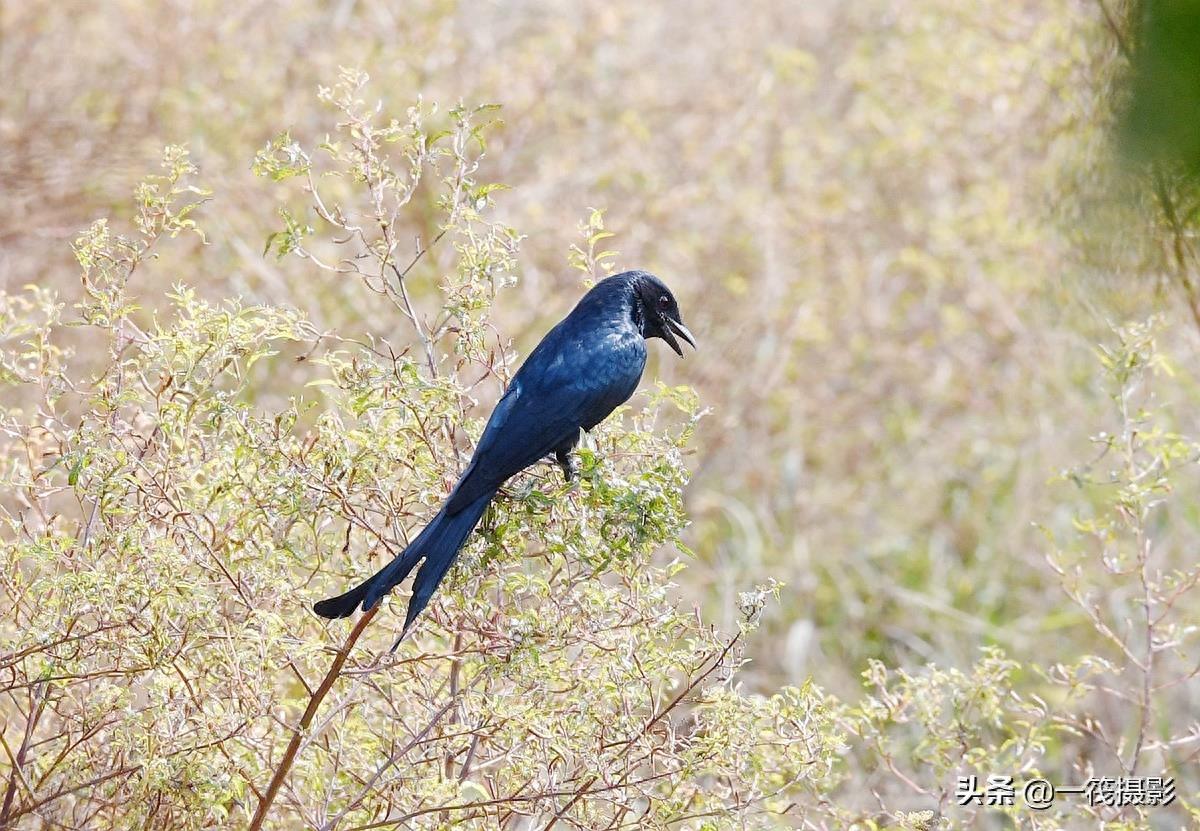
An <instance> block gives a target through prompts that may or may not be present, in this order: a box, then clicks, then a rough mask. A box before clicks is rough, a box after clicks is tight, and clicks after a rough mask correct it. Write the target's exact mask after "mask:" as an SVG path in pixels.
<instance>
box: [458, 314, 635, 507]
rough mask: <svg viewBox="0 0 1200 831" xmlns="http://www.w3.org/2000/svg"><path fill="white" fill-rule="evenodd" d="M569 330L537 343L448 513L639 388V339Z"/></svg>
mask: <svg viewBox="0 0 1200 831" xmlns="http://www.w3.org/2000/svg"><path fill="white" fill-rule="evenodd" d="M572 334H573V333H572V332H571V331H570V330H569V329H568V328H566V327H564V328H563V329H557V330H555V331H553V332H552V333H551V334H550V335H547V337H546V339H545V340H544V341H543V342H542V343H541V344H539V346H538V348H537V349H535V350H534V352H533V353H532V354H531V355H530V356H529V359H528V360H527V361H526V362H525V365H524V366H522V367H521V369H520V371H519V372H518V373H517V375H516V376H515V377H514V378H513V382H512V384H511V385H510V386H509V389H508V391H507V392H506V393H505V394H504V396H503V397H502V398H501V399H500V401H499V403H498V404H497V405H496V409H495V410H493V411H492V415H491V417H489V418H488V423H487V426H486V427H485V428H484V431H483V435H482V436H481V437H480V439H479V444H478V446H477V447H476V448H475V455H474V456H473V457H472V459H471V463H470V465H468V467H467V469H466V471H464V472H463V476H462V479H461V480H459V483H458V486H457V487H456V488H455V490H454V493H452V494H451V495H450V499H449V500H448V502H447V509H448V510H449V512H450V513H456V512H457V511H459V510H461V509H462V507H464V506H466V505H469V504H471V503H472V502H474V501H475V499H476V498H478V497H479V496H480V495H481V494H483V493H485V492H487V491H488V490H493V489H495V488H497V487H499V486H500V485H501V484H503V483H504V482H505V481H506V480H507V479H509V478H510V477H512V476H514V475H515V474H517V473H519V472H520V471H522V470H524V469H525V468H527V467H529V466H530V465H531V464H533V463H534V462H537V461H538V460H539V459H541V458H543V457H544V456H546V455H547V454H549V453H550V452H551V451H552V450H554V449H555V448H556V447H557V446H559V445H560V444H562V443H563V442H564V441H567V440H568V439H572V438H574V437H575V436H576V435H577V434H578V433H579V430H580V428H581V427H582V428H587V429H591V428H592V427H594V426H595V425H596V424H598V423H599V422H600V421H602V420H603V419H604V418H605V417H606V416H608V414H609V413H611V412H612V411H613V410H614V409H616V408H617V407H618V406H619V405H620V404H622V403H624V402H625V401H626V400H628V399H629V396H631V395H632V394H633V391H634V390H635V389H636V388H637V384H638V381H639V380H640V379H641V376H642V370H643V369H644V367H645V364H646V348H645V344H644V342H643V341H642V339H641V337H640V336H639V335H637V334H636V333H628V334H626V333H621V332H601V333H599V334H600V335H601V336H600V337H599V338H597V337H595V335H596V334H597V333H596V332H594V331H586V332H583V333H581V334H580V336H576V337H572Z"/></svg>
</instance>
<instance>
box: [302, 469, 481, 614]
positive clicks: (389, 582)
mask: <svg viewBox="0 0 1200 831" xmlns="http://www.w3.org/2000/svg"><path fill="white" fill-rule="evenodd" d="M494 495H495V491H492V492H491V493H486V494H484V495H483V496H480V497H479V498H478V499H476V500H475V501H474V502H472V503H471V504H470V505H467V506H466V507H465V508H463V509H462V510H461V511H459V512H458V513H455V514H447V513H446V509H445V508H443V509H442V510H441V512H440V513H438V515H437V516H435V517H434V518H433V520H432V521H431V522H430V523H429V524H428V525H426V526H425V529H424V530H423V531H421V533H420V534H418V535H417V538H416V539H415V540H413V541H412V542H411V543H410V544H409V546H408V548H406V549H404V551H402V552H401V553H400V554H399V556H397V557H396V559H394V560H392V561H391V562H390V563H388V564H387V565H386V566H384V567H383V568H381V569H380V570H379V571H378V572H376V573H375V575H374V576H372V577H370V578H369V579H367V580H366V581H365V582H363V583H361V584H359V585H357V586H355V587H354V588H352V589H350V591H348V592H346V593H345V594H340V595H338V596H337V597H330V598H327V599H325V600H322V601H320V602H318V603H316V604H315V605H314V606H313V611H315V612H316V613H317V614H318V615H320V616H321V617H327V618H340V617H349V616H350V615H352V614H354V612H355V611H356V610H357V609H358V608H359V607H360V606H361V607H362V609H363V611H367V610H368V609H371V608H372V607H374V606H375V604H377V603H378V602H379V601H380V600H381V599H383V596H384V595H386V594H387V593H388V592H390V591H391V590H392V589H393V588H395V587H396V586H397V585H399V584H400V583H402V582H404V579H405V578H406V577H408V575H409V574H410V573H411V572H412V570H413V569H414V568H416V566H417V564H418V563H420V562H421V561H422V560H424V561H425V563H424V565H422V566H421V569H420V570H419V571H418V572H417V578H416V580H414V581H413V594H412V599H410V600H409V602H408V616H407V617H406V618H405V621H404V628H405V630H406V631H407V630H408V628H409V626H411V625H412V622H413V621H414V620H415V619H416V617H417V615H419V614H420V613H421V610H422V609H424V608H425V606H426V604H428V603H429V599H430V598H431V597H433V593H434V591H435V590H436V589H437V587H438V584H439V583H440V582H442V578H443V577H445V576H446V572H447V571H449V570H450V566H451V564H452V563H453V562H454V558H455V556H457V554H458V551H459V549H461V548H462V546H463V543H464V542H466V540H467V537H468V536H470V534H471V532H472V531H473V530H475V526H476V525H478V524H479V519H480V517H482V516H483V512H484V511H485V510H486V509H487V506H488V504H489V503H490V502H491V501H492V497H493V496H494Z"/></svg>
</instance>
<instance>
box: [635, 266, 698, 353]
mask: <svg viewBox="0 0 1200 831" xmlns="http://www.w3.org/2000/svg"><path fill="white" fill-rule="evenodd" d="M634 274H635V275H636V276H635V279H634V281H633V289H634V291H633V302H634V304H635V308H636V312H637V316H638V317H639V318H640V321H639V323H640V325H641V329H642V337H644V338H645V339H646V340H649V339H650V338H662V339H663V340H665V341H666V342H667V345H668V346H670V347H671V348H672V349H674V350H675V352H676V354H678V355H680V356H682V355H683V349H682V348H681V347H680V346H679V340H678V338H683V339H684V340H685V341H687V342H688V344H690V345H691V347H692V349H695V348H696V341H695V339H694V338H693V337H692V333H691V332H689V331H688V328H687V327H686V326H684V325H683V317H682V316H681V315H680V314H679V303H677V302H676V301H675V295H673V294H671V290H670V289H669V288H667V285H666V283H664V282H663V281H662V280H660V279H658V278H657V277H655V276H654V275H653V274H648V273H646V272H644V271H641V272H634ZM676 336H678V337H676Z"/></svg>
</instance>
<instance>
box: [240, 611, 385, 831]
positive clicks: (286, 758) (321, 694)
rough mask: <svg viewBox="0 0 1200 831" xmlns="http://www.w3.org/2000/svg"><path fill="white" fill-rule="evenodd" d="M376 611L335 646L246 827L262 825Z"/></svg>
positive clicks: (255, 830) (250, 829) (252, 830)
mask: <svg viewBox="0 0 1200 831" xmlns="http://www.w3.org/2000/svg"><path fill="white" fill-rule="evenodd" d="M378 611H379V607H378V606H376V607H375V608H374V609H371V610H370V611H369V612H367V613H366V614H364V615H363V616H362V617H361V618H359V619H358V623H356V624H355V625H354V628H353V629H352V630H350V634H349V635H347V636H346V641H345V643H343V644H342V648H341V649H340V650H338V653H337V656H336V657H335V658H334V659H333V664H332V665H330V667H329V672H327V673H325V679H324V680H323V681H321V686H319V687H317V691H316V692H315V693H313V694H312V697H311V698H310V699H309V700H308V707H306V708H305V710H304V715H302V716H301V717H300V724H299V725H297V726H296V728H295V729H294V730H293V731H292V739H291V741H289V742H288V746H287V750H285V751H284V753H283V759H281V760H280V762H279V766H278V767H276V768H275V775H274V776H272V777H271V783H270V784H269V785H267V790H266V791H265V792H264V793H263V798H262V799H261V800H260V801H259V803H258V810H257V811H256V812H255V814H254V819H252V820H251V821H250V825H249V827H248V831H259V829H261V828H262V824H263V820H265V819H266V818H267V812H268V811H269V810H271V803H272V802H274V801H275V797H276V796H277V795H278V794H279V789H280V787H282V786H283V780H284V779H286V778H287V775H288V772H289V771H291V769H292V765H293V764H294V763H295V761H296V752H297V751H298V750H299V749H300V740H301V737H302V736H303V735H304V733H305V731H306V730H308V728H309V726H311V725H312V722H313V719H314V718H316V715H317V708H318V707H320V706H321V702H322V701H323V700H324V699H325V696H326V695H327V694H328V693H329V691H330V690H331V689H332V688H333V682H334V681H336V680H337V679H338V676H339V675H340V674H341V671H342V666H343V665H344V664H345V663H346V656H348V655H349V654H350V650H351V649H353V648H354V644H355V643H356V642H357V641H358V639H359V636H361V635H362V633H363V631H364V630H365V629H366V628H367V624H369V623H370V622H371V619H372V618H374V617H375V613H376V612H378Z"/></svg>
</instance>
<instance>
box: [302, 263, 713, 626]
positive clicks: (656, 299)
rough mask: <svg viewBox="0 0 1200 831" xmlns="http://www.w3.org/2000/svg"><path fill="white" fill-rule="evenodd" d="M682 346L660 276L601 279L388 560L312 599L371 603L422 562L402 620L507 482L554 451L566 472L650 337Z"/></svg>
mask: <svg viewBox="0 0 1200 831" xmlns="http://www.w3.org/2000/svg"><path fill="white" fill-rule="evenodd" d="M654 337H659V338H662V339H663V340H665V341H667V343H668V344H669V345H670V346H671V348H672V349H674V350H675V351H676V352H677V353H679V354H680V355H682V354H683V350H682V349H681V348H680V346H679V341H678V339H677V338H682V339H684V340H686V341H687V342H688V343H689V344H691V345H692V346H693V347H694V346H695V342H694V341H693V340H692V336H691V333H690V332H689V331H688V330H687V327H685V326H684V325H683V321H682V319H681V318H680V315H679V306H678V304H677V303H676V302H675V298H674V296H673V295H672V294H671V292H670V290H669V289H668V288H667V287H666V285H664V284H663V283H662V281H660V280H659V279H658V278H657V277H654V276H653V275H651V274H648V273H646V272H644V271H627V272H625V273H623V274H618V275H615V276H613V277H609V278H607V279H605V280H602V281H600V282H599V283H597V284H596V285H595V286H594V287H593V288H592V289H591V290H590V291H589V292H588V293H587V294H585V295H584V296H583V298H582V299H581V300H580V301H579V303H578V304H577V305H576V306H575V308H574V309H573V310H572V311H571V313H570V314H569V315H567V317H566V318H564V319H563V320H562V322H560V323H559V324H558V325H557V326H555V327H554V328H553V329H551V330H550V331H549V332H548V333H547V334H546V336H545V337H544V338H543V339H542V341H541V343H539V344H538V345H537V347H536V348H535V349H534V350H533V352H531V353H530V354H529V357H528V358H527V359H526V360H525V363H524V364H523V365H522V366H521V368H520V369H519V370H518V371H517V373H516V375H514V376H513V379H512V382H511V383H510V384H509V387H508V389H507V390H506V391H505V393H504V395H503V396H502V397H501V399H500V401H499V402H498V403H497V404H496V408H495V409H494V410H493V411H492V415H491V417H490V418H489V419H488V423H487V426H486V427H485V428H484V431H483V435H482V436H481V437H480V439H479V445H478V446H477V447H476V448H475V454H474V455H473V456H472V458H471V462H470V464H469V465H467V469H466V470H465V471H463V475H462V477H461V478H460V479H459V481H458V484H457V485H456V486H455V488H454V490H453V491H452V492H451V493H450V496H449V497H448V498H447V499H446V502H445V503H444V504H443V505H442V508H441V510H440V511H439V512H438V513H437V515H436V516H435V517H434V518H433V519H432V520H431V521H430V523H429V524H428V525H427V526H425V529H424V530H423V531H422V532H421V533H420V534H419V535H418V536H417V538H416V539H414V540H413V541H412V542H411V543H410V544H409V546H408V547H407V548H406V549H405V550H404V551H403V552H402V553H401V554H400V555H399V556H397V557H396V558H395V559H394V560H392V562H391V563H389V564H388V565H386V566H384V568H382V569H381V570H380V571H379V572H377V573H376V574H375V575H374V576H373V577H371V578H370V579H368V580H367V581H366V582H364V583H362V584H360V585H359V586H356V587H355V588H353V589H351V590H350V591H348V592H346V593H345V594H342V595H339V596H337V597H332V598H329V599H327V600H322V601H321V602H319V603H317V604H316V605H315V606H314V607H313V608H314V609H315V611H316V612H317V614H319V615H322V616H324V617H328V618H339V617H346V616H348V615H350V614H353V613H354V611H355V610H356V609H357V608H359V607H360V606H361V607H362V608H363V609H364V610H365V609H370V608H372V607H373V606H374V605H375V604H377V603H378V602H379V600H380V599H381V598H382V597H383V596H384V595H386V594H387V593H388V592H389V591H391V590H392V588H394V587H395V586H396V585H397V584H399V583H400V582H402V581H403V580H404V579H405V578H406V577H408V575H409V573H410V572H411V571H412V570H413V568H414V567H416V565H417V564H418V563H420V562H422V561H423V564H422V565H421V568H420V570H419V571H418V572H417V576H416V579H415V580H414V581H413V595H412V599H411V600H410V601H409V605H408V615H407V617H406V619H405V623H404V628H405V630H407V629H408V627H409V626H411V625H412V622H413V621H414V620H415V619H416V617H417V615H418V614H420V613H421V610H422V609H424V608H425V605H426V604H427V603H428V602H429V599H430V597H432V596H433V592H434V590H435V589H436V588H437V586H438V584H439V583H440V582H441V580H442V578H443V577H444V576H445V575H446V572H447V571H449V569H450V566H451V564H452V563H453V562H454V558H455V556H456V555H457V554H458V551H459V549H460V548H462V545H463V543H464V542H465V541H466V539H467V537H468V536H469V535H470V533H471V531H472V530H474V528H475V526H476V525H477V524H478V522H479V519H480V517H482V516H483V512H484V511H485V510H486V508H487V506H488V503H490V502H491V500H492V497H493V496H495V494H496V491H497V490H498V489H499V488H500V486H501V485H502V484H504V482H505V481H507V480H508V479H509V478H511V477H512V476H514V475H515V474H517V473H519V472H520V471H522V470H524V469H525V468H527V467H529V466H530V465H532V464H534V463H535V462H537V461H538V460H539V459H542V458H543V457H545V456H547V455H549V454H551V453H553V454H555V455H556V457H557V458H558V461H559V463H560V464H561V465H562V466H563V469H564V472H566V473H567V475H568V476H570V475H571V467H570V461H569V460H570V457H569V455H568V454H569V453H570V450H571V449H572V448H573V447H574V446H575V443H576V442H577V441H578V439H579V431H580V429H584V430H591V429H592V428H593V427H595V426H596V425H597V424H599V423H600V422H601V421H603V420H604V419H605V418H606V417H607V416H608V415H609V413H611V412H612V411H613V410H614V409H616V408H617V407H618V406H619V405H621V404H622V403H624V402H625V401H627V400H628V399H629V397H630V396H631V395H633V391H634V390H635V389H636V388H637V385H638V382H639V381H640V380H641V377H642V370H643V369H644V368H645V366H646V343H645V342H646V340H647V339H649V338H654Z"/></svg>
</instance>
